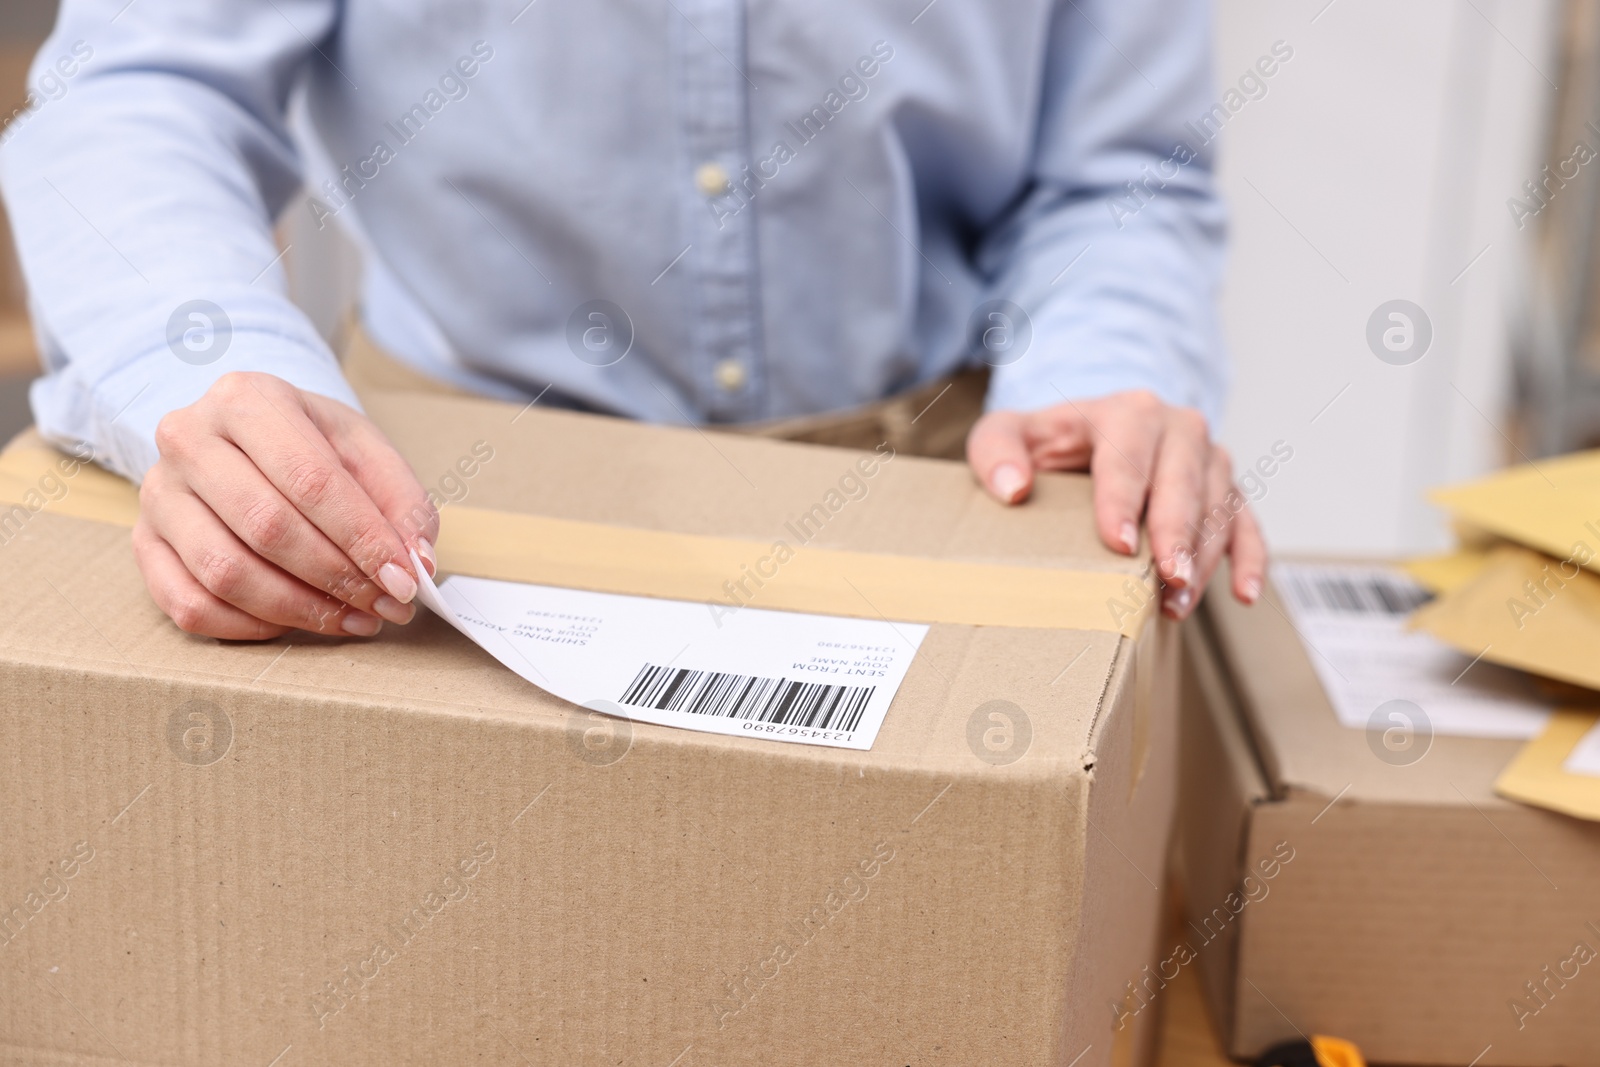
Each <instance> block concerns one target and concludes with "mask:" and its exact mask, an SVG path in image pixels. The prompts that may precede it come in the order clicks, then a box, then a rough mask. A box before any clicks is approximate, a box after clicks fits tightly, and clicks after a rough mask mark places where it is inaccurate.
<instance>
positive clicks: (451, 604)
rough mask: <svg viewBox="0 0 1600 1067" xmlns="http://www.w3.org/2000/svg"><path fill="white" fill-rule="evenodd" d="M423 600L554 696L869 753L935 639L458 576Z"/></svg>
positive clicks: (862, 622) (425, 582) (903, 628)
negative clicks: (925, 643)
mask: <svg viewBox="0 0 1600 1067" xmlns="http://www.w3.org/2000/svg"><path fill="white" fill-rule="evenodd" d="M411 560H412V564H413V566H414V567H415V568H416V572H417V576H418V580H419V584H420V589H419V591H418V593H417V599H418V600H420V601H421V602H422V603H423V604H424V605H426V606H427V607H428V608H429V609H430V610H432V611H433V612H434V613H435V614H437V615H439V616H440V617H441V618H443V619H444V620H445V621H446V622H448V623H449V624H450V625H451V626H454V627H455V628H456V629H457V630H460V631H461V632H462V633H463V634H465V635H466V636H467V637H468V638H469V639H470V640H471V641H472V642H473V643H474V644H477V645H478V646H480V647H481V648H483V650H484V651H486V652H488V653H489V654H490V655H491V656H493V657H494V658H495V659H497V660H499V661H500V662H501V663H502V664H504V665H505V666H507V667H509V668H511V670H513V671H515V672H516V673H517V674H519V675H521V676H522V677H523V678H525V679H526V680H528V681H530V682H532V683H533V684H534V685H536V686H538V687H539V688H540V689H543V690H544V691H545V692H547V693H550V694H551V695H552V696H556V697H559V698H561V699H562V700H567V701H570V702H572V703H574V704H578V705H580V706H583V707H586V708H590V709H592V710H596V711H603V712H607V713H609V714H613V715H620V716H623V717H624V718H628V719H633V720H636V721H639V722H651V723H656V724H658V725H661V726H676V727H679V728H681V729H685V730H700V731H702V732H705V733H715V734H729V735H733V736H737V737H758V738H763V739H765V740H769V741H793V742H799V743H801V744H810V745H827V746H830V747H833V748H853V749H860V750H866V749H870V748H871V747H872V743H873V742H874V741H875V740H876V739H877V736H878V730H879V728H880V727H882V725H883V719H884V715H885V714H886V713H887V712H888V710H889V704H890V702H891V701H893V699H894V695H895V693H896V691H897V690H899V688H900V683H901V682H903V681H904V680H905V676H906V671H907V670H908V669H909V668H910V666H911V661H912V659H913V658H915V656H916V654H917V650H918V649H919V648H920V647H921V645H922V639H923V638H924V637H925V636H926V635H927V633H928V627H927V626H925V625H922V624H920V623H905V622H886V621H874V620H870V619H854V618H842V617H836V616H832V615H808V614H801V613H796V612H787V611H762V610H760V609H757V608H736V609H735V608H725V607H722V606H721V605H717V606H715V607H713V606H712V605H707V604H698V603H693V602H690V601H682V600H661V599H657V598H655V597H636V596H620V595H617V594H614V593H593V592H586V591H584V590H579V589H561V588H557V587H554V586H548V585H531V584H528V583H524V582H503V581H495V580H492V579H488V578H468V577H464V576H461V575H456V576H453V577H450V578H447V579H445V580H444V581H442V582H440V583H439V584H437V585H435V584H434V582H433V581H432V579H430V578H429V577H428V572H427V571H426V570H424V569H423V566H422V561H421V560H419V559H418V558H417V557H416V555H415V554H414V553H413V555H412V557H411Z"/></svg>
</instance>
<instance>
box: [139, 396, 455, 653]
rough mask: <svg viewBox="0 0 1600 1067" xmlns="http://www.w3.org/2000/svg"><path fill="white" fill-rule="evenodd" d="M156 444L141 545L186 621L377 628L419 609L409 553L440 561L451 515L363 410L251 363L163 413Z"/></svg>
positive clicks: (168, 600)
mask: <svg viewBox="0 0 1600 1067" xmlns="http://www.w3.org/2000/svg"><path fill="white" fill-rule="evenodd" d="M156 447H157V448H158V449H159V451H160V455H161V458H160V460H159V461H158V462H157V463H156V465H155V466H153V467H151V468H150V471H149V473H148V474H146V475H145V480H144V484H143V486H142V487H141V488H140V490H139V521H138V523H137V525H135V526H134V529H133V549H134V555H135V557H136V559H137V560H138V563H139V569H140V571H141V572H142V573H143V574H144V580H145V585H146V586H147V587H148V588H149V590H150V595H151V596H152V597H154V598H155V602H156V604H157V606H159V607H160V608H161V610H162V611H164V612H166V613H167V615H169V616H171V618H172V620H173V621H174V622H176V623H177V624H178V626H179V627H180V628H181V629H183V630H185V631H187V632H188V633H192V634H204V635H206V636H209V637H219V638H227V639H231V640H246V641H248V640H264V639H267V638H272V637H277V636H279V635H280V634H284V633H287V632H288V631H290V630H293V629H300V630H310V631H313V632H315V633H321V634H337V635H342V636H357V637H370V636H372V635H374V634H376V633H377V632H378V629H379V627H381V626H382V624H383V620H388V621H390V622H395V623H406V622H409V621H411V618H412V617H413V616H414V615H415V614H416V607H415V605H413V604H412V603H411V600H412V598H413V597H414V596H416V592H417V581H416V577H415V574H414V570H413V567H412V563H411V559H410V550H411V549H413V548H414V549H415V550H416V552H417V555H418V557H420V558H421V559H422V560H423V562H424V564H425V565H426V566H427V568H428V570H429V571H430V572H432V571H433V569H434V563H433V541H434V539H435V538H437V536H438V532H439V514H438V511H437V510H436V509H435V508H434V506H433V505H432V504H431V503H430V502H429V500H428V497H427V494H426V493H425V492H424V490H423V488H422V485H421V483H420V482H418V481H417V478H416V476H415V475H414V474H413V473H412V471H411V468H410V467H409V466H408V465H407V464H406V461H405V460H404V459H402V458H401V456H400V454H399V453H398V452H396V451H395V449H394V446H393V445H391V444H390V443H389V441H388V439H387V438H385V437H384V435H383V434H382V432H381V431H379V430H378V428H377V427H376V426H374V425H373V424H372V422H371V421H369V420H368V419H367V418H366V417H365V416H363V415H362V414H361V413H360V412H358V411H356V410H355V409H354V408H351V407H349V406H348V405H346V404H342V403H340V402H339V401H337V400H332V399H329V398H328V397H325V396H321V395H319V394H317V393H310V392H304V391H302V390H299V389H296V388H295V387H294V386H292V385H290V384H289V383H288V382H286V381H284V380H283V379H281V378H277V377H274V376H273V375H270V374H261V373H256V372H248V371H239V372H235V373H232V374H228V375H225V376H224V377H222V378H220V379H218V380H217V382H216V384H215V385H213V386H212V387H211V388H210V390H208V391H207V392H206V395H205V396H203V397H201V398H200V400H198V401H197V402H195V403H194V404H191V405H190V406H189V407H186V408H180V409H178V410H177V411H173V412H171V413H170V414H168V415H167V416H166V417H165V418H163V419H162V420H161V423H160V425H159V426H158V427H157V428H156Z"/></svg>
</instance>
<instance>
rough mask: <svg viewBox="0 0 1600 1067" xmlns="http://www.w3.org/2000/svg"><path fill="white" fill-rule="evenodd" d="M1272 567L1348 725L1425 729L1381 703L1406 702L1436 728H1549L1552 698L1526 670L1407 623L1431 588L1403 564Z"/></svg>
mask: <svg viewBox="0 0 1600 1067" xmlns="http://www.w3.org/2000/svg"><path fill="white" fill-rule="evenodd" d="M1272 573H1273V580H1274V583H1275V584H1276V585H1277V587H1278V589H1279V591H1280V592H1282V594H1283V598H1284V601H1285V602H1286V604H1287V605H1288V608H1289V615H1290V618H1291V619H1292V621H1293V622H1294V626H1295V629H1297V630H1298V631H1299V632H1300V638H1301V640H1302V641H1303V642H1304V643H1305V645H1306V653H1307V655H1308V656H1309V657H1310V659H1311V663H1312V665H1313V666H1314V667H1315V668H1316V671H1317V677H1319V678H1320V679H1321V680H1322V685H1323V688H1324V689H1326V690H1327V692H1328V699H1329V701H1330V702H1331V703H1332V704H1333V709H1334V711H1335V712H1336V713H1337V714H1338V716H1339V722H1340V723H1341V724H1342V725H1344V726H1349V727H1353V728H1358V729H1377V730H1386V729H1389V728H1390V727H1391V726H1393V725H1394V724H1395V723H1397V722H1399V723H1402V725H1404V726H1405V727H1406V728H1407V729H1416V728H1419V727H1421V726H1422V725H1423V723H1416V722H1408V721H1405V722H1403V720H1410V719H1412V718H1414V717H1415V712H1408V711H1404V710H1402V711H1399V712H1393V709H1392V707H1391V709H1390V710H1388V711H1385V710H1381V709H1384V707H1385V705H1387V704H1389V702H1391V701H1409V702H1410V703H1411V704H1413V705H1415V706H1416V708H1417V709H1420V711H1421V713H1422V715H1424V716H1426V719H1425V720H1424V722H1425V724H1426V726H1427V728H1428V729H1429V730H1431V732H1432V733H1433V734H1443V735H1452V734H1453V735H1457V736H1460V737H1506V738H1531V737H1534V736H1536V735H1537V734H1538V733H1539V732H1540V731H1541V730H1543V729H1544V724H1545V722H1546V720H1547V719H1548V718H1549V716H1550V707H1551V705H1550V703H1549V702H1548V701H1547V700H1546V699H1544V698H1543V697H1542V696H1541V695H1540V694H1539V693H1538V692H1537V691H1536V690H1535V689H1534V687H1533V683H1532V681H1531V679H1530V678H1529V677H1528V676H1527V675H1525V674H1523V673H1522V672H1520V671H1515V670H1512V669H1510V668H1508V667H1501V666H1499V665H1497V664H1493V663H1489V662H1487V661H1485V660H1482V659H1479V660H1477V661H1474V660H1473V658H1472V657H1471V656H1467V655H1463V654H1462V653H1460V652H1458V651H1456V650H1455V649H1454V648H1451V647H1450V646H1449V645H1447V644H1445V643H1444V642H1443V641H1440V640H1439V639H1438V638H1436V637H1433V636H1432V635H1431V634H1427V633H1423V632H1421V631H1418V630H1407V629H1406V617H1407V616H1408V615H1410V614H1411V612H1412V610H1413V609H1415V608H1416V607H1417V606H1419V605H1420V604H1422V603H1423V602H1424V601H1425V600H1427V599H1428V592H1427V590H1425V589H1424V588H1423V587H1422V586H1420V585H1418V584H1417V583H1416V582H1414V581H1412V580H1411V579H1410V577H1408V576H1407V575H1406V574H1405V573H1404V572H1403V571H1399V570H1396V569H1395V568H1392V567H1375V566H1367V565H1351V564H1331V563H1315V564H1313V563H1277V564H1274V566H1273V571H1272ZM1396 714H1398V715H1399V718H1398V719H1397V718H1395V715H1396Z"/></svg>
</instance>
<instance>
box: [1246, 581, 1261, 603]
mask: <svg viewBox="0 0 1600 1067" xmlns="http://www.w3.org/2000/svg"><path fill="white" fill-rule="evenodd" d="M1243 599H1244V602H1245V603H1246V604H1254V603H1255V602H1256V601H1257V600H1259V599H1261V579H1260V578H1251V579H1249V580H1248V581H1246V582H1245V583H1244V598H1243Z"/></svg>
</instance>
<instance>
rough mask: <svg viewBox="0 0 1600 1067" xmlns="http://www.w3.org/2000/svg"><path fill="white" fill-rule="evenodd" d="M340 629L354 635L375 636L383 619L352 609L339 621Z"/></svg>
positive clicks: (381, 627) (381, 625) (380, 627)
mask: <svg viewBox="0 0 1600 1067" xmlns="http://www.w3.org/2000/svg"><path fill="white" fill-rule="evenodd" d="M339 627H340V629H342V630H344V632H345V633H347V634H351V635H353V636H355V637H376V636H377V634H378V631H379V630H381V629H383V620H382V619H378V618H374V617H373V616H371V615H366V614H363V613H361V612H359V611H352V612H350V613H349V614H347V615H345V617H344V618H343V619H341V620H340V622H339Z"/></svg>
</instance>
